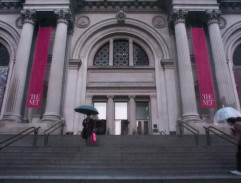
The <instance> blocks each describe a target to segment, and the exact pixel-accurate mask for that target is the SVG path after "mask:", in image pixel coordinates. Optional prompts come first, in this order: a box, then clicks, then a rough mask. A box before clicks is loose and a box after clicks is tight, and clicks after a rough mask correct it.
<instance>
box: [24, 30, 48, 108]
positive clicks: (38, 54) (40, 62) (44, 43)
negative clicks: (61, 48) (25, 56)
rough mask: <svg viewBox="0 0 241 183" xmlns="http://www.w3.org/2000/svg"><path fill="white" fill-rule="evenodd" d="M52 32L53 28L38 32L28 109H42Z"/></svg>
mask: <svg viewBox="0 0 241 183" xmlns="http://www.w3.org/2000/svg"><path fill="white" fill-rule="evenodd" d="M51 31H52V29H51V28H39V31H38V38H37V43H36V49H35V55H34V62H33V68H32V75H31V81H30V86H29V91H28V100H27V108H39V107H41V103H42V94H43V87H44V78H45V69H46V64H47V59H48V50H49V42H50V35H51Z"/></svg>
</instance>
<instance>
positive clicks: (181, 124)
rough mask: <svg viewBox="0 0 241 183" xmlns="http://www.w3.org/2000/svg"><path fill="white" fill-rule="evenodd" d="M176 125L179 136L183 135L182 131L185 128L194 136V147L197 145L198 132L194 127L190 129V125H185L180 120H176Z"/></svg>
mask: <svg viewBox="0 0 241 183" xmlns="http://www.w3.org/2000/svg"><path fill="white" fill-rule="evenodd" d="M177 124H178V128H179V132H180V135H181V136H182V135H183V129H184V128H185V129H187V130H188V131H190V132H191V133H192V134H193V135H194V139H195V144H196V145H198V144H199V140H198V135H199V131H198V130H197V129H195V128H194V127H192V126H191V125H189V124H187V123H186V122H184V121H182V120H178V121H177Z"/></svg>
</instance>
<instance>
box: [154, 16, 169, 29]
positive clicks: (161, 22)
mask: <svg viewBox="0 0 241 183" xmlns="http://www.w3.org/2000/svg"><path fill="white" fill-rule="evenodd" d="M152 25H153V26H154V27H156V28H163V27H165V26H166V25H167V21H166V18H165V17H163V16H155V17H153V19H152Z"/></svg>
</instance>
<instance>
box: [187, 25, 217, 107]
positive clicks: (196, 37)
mask: <svg viewBox="0 0 241 183" xmlns="http://www.w3.org/2000/svg"><path fill="white" fill-rule="evenodd" d="M192 40H193V48H194V55H195V61H196V68H197V77H198V84H199V90H200V98H201V107H202V108H215V107H216V102H215V95H214V90H213V82H212V76H211V70H210V65H209V59H208V52H207V46H206V41H205V34H204V30H203V28H192Z"/></svg>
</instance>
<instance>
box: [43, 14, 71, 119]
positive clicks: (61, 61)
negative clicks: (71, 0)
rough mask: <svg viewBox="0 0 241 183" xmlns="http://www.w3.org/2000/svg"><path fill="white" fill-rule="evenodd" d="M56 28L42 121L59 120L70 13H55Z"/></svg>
mask: <svg viewBox="0 0 241 183" xmlns="http://www.w3.org/2000/svg"><path fill="white" fill-rule="evenodd" d="M55 14H56V15H57V18H58V19H57V28H56V34H55V41H54V48H53V57H52V63H51V68H50V76H49V83H48V94H47V102H46V108H45V114H44V116H43V120H59V119H60V118H61V117H60V108H61V103H62V83H63V74H64V73H63V72H64V66H65V53H66V43H67V33H68V22H69V19H70V13H69V12H68V11H65V10H57V11H55Z"/></svg>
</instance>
